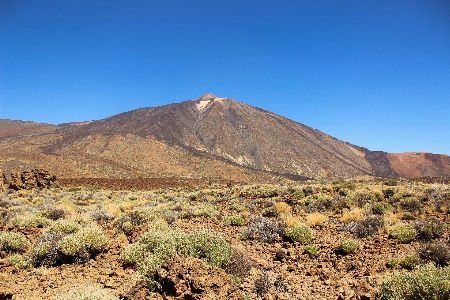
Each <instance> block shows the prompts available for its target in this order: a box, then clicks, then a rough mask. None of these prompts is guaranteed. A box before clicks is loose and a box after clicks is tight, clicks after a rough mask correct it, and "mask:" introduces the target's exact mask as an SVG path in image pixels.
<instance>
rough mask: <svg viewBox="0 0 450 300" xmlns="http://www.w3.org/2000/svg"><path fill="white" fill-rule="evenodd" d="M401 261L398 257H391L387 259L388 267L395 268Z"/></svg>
mask: <svg viewBox="0 0 450 300" xmlns="http://www.w3.org/2000/svg"><path fill="white" fill-rule="evenodd" d="M399 263H400V262H399V261H398V259H395V258H391V259H388V260H387V261H386V267H388V268H395V267H396V266H398V265H399Z"/></svg>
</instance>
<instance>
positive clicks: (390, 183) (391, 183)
mask: <svg viewBox="0 0 450 300" xmlns="http://www.w3.org/2000/svg"><path fill="white" fill-rule="evenodd" d="M397 184H398V182H397V180H395V179H386V180H385V181H383V185H387V186H397Z"/></svg>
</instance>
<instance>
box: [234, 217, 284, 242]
mask: <svg viewBox="0 0 450 300" xmlns="http://www.w3.org/2000/svg"><path fill="white" fill-rule="evenodd" d="M284 229H285V225H284V223H283V222H279V221H277V222H272V221H271V220H269V219H267V218H264V217H261V216H256V217H251V218H250V222H249V224H248V227H247V228H245V229H244V230H243V232H242V234H243V235H244V236H245V237H246V238H247V239H250V240H257V241H259V242H266V243H273V242H275V241H277V240H279V239H281V237H282V236H283V235H284Z"/></svg>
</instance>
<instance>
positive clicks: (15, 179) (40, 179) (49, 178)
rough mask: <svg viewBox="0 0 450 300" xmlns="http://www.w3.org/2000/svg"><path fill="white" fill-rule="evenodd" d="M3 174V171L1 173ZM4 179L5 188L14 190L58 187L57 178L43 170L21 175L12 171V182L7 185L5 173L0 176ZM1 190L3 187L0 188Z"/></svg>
mask: <svg viewBox="0 0 450 300" xmlns="http://www.w3.org/2000/svg"><path fill="white" fill-rule="evenodd" d="M0 172H1V171H0ZM0 175H1V177H3V178H4V179H3V183H4V186H5V187H6V186H8V187H9V188H10V189H13V190H20V189H27V190H30V189H34V188H52V187H57V186H58V184H57V182H56V176H54V175H51V174H50V172H49V171H46V170H42V169H34V170H31V171H23V172H22V173H20V171H19V170H17V169H12V170H11V182H9V184H7V180H6V178H5V176H4V174H3V173H1V174H0ZM0 188H1V186H0Z"/></svg>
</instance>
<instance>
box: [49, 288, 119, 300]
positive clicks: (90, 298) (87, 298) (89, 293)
mask: <svg viewBox="0 0 450 300" xmlns="http://www.w3.org/2000/svg"><path fill="white" fill-rule="evenodd" d="M51 299H52V300H119V298H118V297H116V296H114V295H113V294H111V293H110V292H109V291H108V290H105V289H102V288H98V287H93V286H80V287H76V288H73V289H71V290H70V291H68V292H66V293H64V294H61V295H58V296H55V297H53V298H51Z"/></svg>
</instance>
